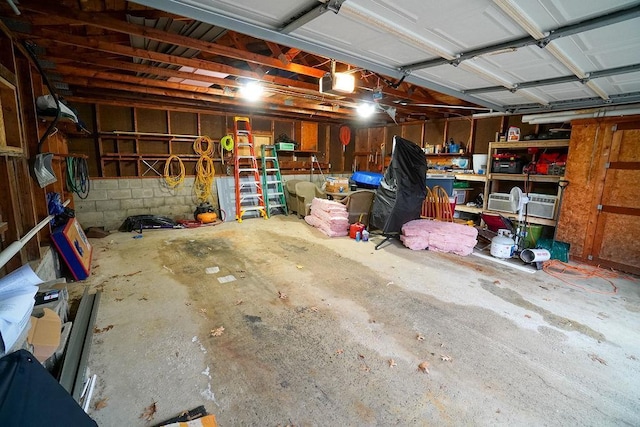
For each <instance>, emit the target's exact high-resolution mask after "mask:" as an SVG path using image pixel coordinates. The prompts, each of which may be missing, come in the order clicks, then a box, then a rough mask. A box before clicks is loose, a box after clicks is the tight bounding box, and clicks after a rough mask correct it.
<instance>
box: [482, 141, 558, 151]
mask: <svg viewBox="0 0 640 427" xmlns="http://www.w3.org/2000/svg"><path fill="white" fill-rule="evenodd" d="M568 146H569V140H568V139H546V140H544V139H543V140H540V139H536V140H530V141H507V142H491V148H494V149H496V148H498V149H504V148H514V149H526V148H530V147H536V148H564V147H568Z"/></svg>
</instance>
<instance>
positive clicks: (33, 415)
mask: <svg viewBox="0 0 640 427" xmlns="http://www.w3.org/2000/svg"><path fill="white" fill-rule="evenodd" d="M97 425H98V424H96V422H95V421H93V420H92V419H91V418H90V417H89V415H87V414H86V413H85V412H84V411H83V410H82V408H81V407H80V405H78V403H77V402H76V401H75V400H73V397H71V395H70V394H69V393H67V391H66V390H65V389H64V388H63V387H62V386H61V385H60V384H59V383H58V381H56V380H55V378H53V376H51V374H50V373H49V372H48V371H47V370H46V369H45V368H44V367H43V366H42V365H41V364H40V362H38V360H37V359H36V358H35V356H33V355H32V354H31V353H29V352H28V351H26V350H18V351H16V352H14V353H11V354H8V355H6V356H4V357H3V358H2V359H0V426H3V427H14V426H15V427H27V426H28V427H40V426H42V427H44V426H46V427H58V426H59V427H69V426H73V427H85V426H87V427H95V426H97Z"/></svg>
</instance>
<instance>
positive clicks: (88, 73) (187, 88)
mask: <svg viewBox="0 0 640 427" xmlns="http://www.w3.org/2000/svg"><path fill="white" fill-rule="evenodd" d="M56 71H57V72H58V73H60V74H62V75H63V76H64V77H65V81H66V82H67V83H69V84H72V82H75V84H78V82H79V81H82V82H84V80H77V79H78V78H87V79H90V80H89V81H88V82H89V83H88V85H90V82H91V81H94V80H102V81H104V82H107V81H108V82H113V83H114V87H112V88H113V89H118V88H119V86H115V85H118V84H119V83H127V84H131V85H135V86H136V87H139V88H140V89H141V90H142V89H148V88H160V89H162V90H166V91H171V92H170V93H172V94H176V93H177V91H183V92H188V93H193V94H206V95H211V96H217V97H219V98H216V102H220V103H224V104H240V103H243V101H241V100H239V99H238V98H236V97H235V96H229V95H227V94H226V93H225V91H224V90H223V89H216V88H209V87H201V86H194V85H188V84H183V83H174V82H168V81H166V80H155V79H149V78H145V77H136V76H127V75H124V74H119V73H110V72H106V71H96V70H90V69H87V68H77V67H71V66H67V65H58V67H57V68H56ZM102 86H103V87H104V86H107V84H106V83H102ZM135 91H136V90H134V92H135ZM180 95H181V97H183V98H184V97H185V96H184V94H180ZM195 99H197V98H195ZM263 103H269V104H273V105H276V106H278V107H279V108H283V109H287V108H289V107H295V108H297V109H305V110H306V111H307V112H309V113H313V114H317V113H319V112H334V109H333V108H332V107H329V106H325V105H320V104H318V103H309V102H301V101H299V100H298V99H292V100H290V101H284V100H280V99H278V98H277V97H274V96H271V97H265V98H264V99H263Z"/></svg>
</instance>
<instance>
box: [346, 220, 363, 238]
mask: <svg viewBox="0 0 640 427" xmlns="http://www.w3.org/2000/svg"><path fill="white" fill-rule="evenodd" d="M362 230H364V224H362V223H359V222H356V223H355V224H351V226H350V227H349V237H351V238H352V239H355V238H356V233H357V232H360V233H362Z"/></svg>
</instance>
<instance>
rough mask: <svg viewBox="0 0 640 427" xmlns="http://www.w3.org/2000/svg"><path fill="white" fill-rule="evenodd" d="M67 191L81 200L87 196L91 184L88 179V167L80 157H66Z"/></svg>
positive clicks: (85, 161)
mask: <svg viewBox="0 0 640 427" xmlns="http://www.w3.org/2000/svg"><path fill="white" fill-rule="evenodd" d="M66 165H67V189H68V190H69V191H71V192H72V193H75V194H77V195H78V197H79V198H81V199H83V200H84V199H86V198H87V197H88V196H89V190H90V187H91V182H90V179H89V165H88V164H87V160H86V159H84V158H81V157H67V159H66Z"/></svg>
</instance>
